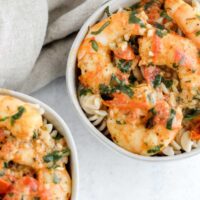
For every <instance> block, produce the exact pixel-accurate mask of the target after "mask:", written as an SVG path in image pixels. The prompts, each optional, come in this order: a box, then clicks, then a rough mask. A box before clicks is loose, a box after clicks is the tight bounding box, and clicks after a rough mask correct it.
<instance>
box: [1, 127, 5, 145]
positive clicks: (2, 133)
mask: <svg viewBox="0 0 200 200" xmlns="http://www.w3.org/2000/svg"><path fill="white" fill-rule="evenodd" d="M5 138H6V134H5V133H4V130H3V129H0V142H3V141H4V140H5Z"/></svg>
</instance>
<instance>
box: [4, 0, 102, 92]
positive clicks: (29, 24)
mask: <svg viewBox="0 0 200 200" xmlns="http://www.w3.org/2000/svg"><path fill="white" fill-rule="evenodd" d="M104 2H105V0H17V1H16V0H6V1H0V7H1V13H0V52H1V53H0V69H1V73H0V87H3V88H8V89H14V90H18V91H21V92H25V93H31V92H34V91H36V90H38V89H40V88H41V87H43V86H45V85H46V84H48V83H49V82H51V81H52V80H54V79H56V78H58V77H60V76H64V74H65V68H66V62H67V56H68V52H69V50H70V47H71V44H72V42H73V40H74V37H75V35H76V32H77V31H78V30H79V29H80V27H81V26H82V24H83V23H84V21H85V20H86V19H87V18H88V17H89V16H90V15H91V14H92V12H93V11H94V10H95V9H97V8H98V7H99V6H100V5H101V4H102V3H104Z"/></svg>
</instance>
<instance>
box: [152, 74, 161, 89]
mask: <svg viewBox="0 0 200 200" xmlns="http://www.w3.org/2000/svg"><path fill="white" fill-rule="evenodd" d="M161 82H162V76H161V75H160V74H158V75H156V77H155V79H154V81H153V87H154V88H157V87H158V86H160V84H161Z"/></svg>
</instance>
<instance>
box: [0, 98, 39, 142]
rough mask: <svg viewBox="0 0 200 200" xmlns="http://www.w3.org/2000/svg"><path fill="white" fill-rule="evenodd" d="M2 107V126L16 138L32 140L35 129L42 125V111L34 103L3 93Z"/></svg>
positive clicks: (0, 100) (0, 119)
mask: <svg viewBox="0 0 200 200" xmlns="http://www.w3.org/2000/svg"><path fill="white" fill-rule="evenodd" d="M0 108H1V109H0V128H6V129H8V130H9V131H10V132H12V134H13V135H14V136H15V137H16V138H20V139H23V140H30V139H31V138H32V137H33V134H34V130H37V129H38V128H40V127H41V126H42V116H41V113H40V111H39V109H38V108H36V107H35V106H33V105H32V104H29V103H25V102H23V101H21V100H19V99H16V98H14V97H11V96H4V95H3V96H2V95H1V96H0ZM30 122H31V123H30Z"/></svg>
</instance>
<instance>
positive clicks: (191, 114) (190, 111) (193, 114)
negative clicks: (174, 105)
mask: <svg viewBox="0 0 200 200" xmlns="http://www.w3.org/2000/svg"><path fill="white" fill-rule="evenodd" d="M199 115H200V110H198V109H188V110H187V111H186V112H185V115H184V119H185V120H192V119H194V118H195V117H197V116H199Z"/></svg>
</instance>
